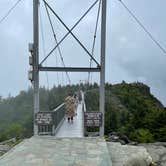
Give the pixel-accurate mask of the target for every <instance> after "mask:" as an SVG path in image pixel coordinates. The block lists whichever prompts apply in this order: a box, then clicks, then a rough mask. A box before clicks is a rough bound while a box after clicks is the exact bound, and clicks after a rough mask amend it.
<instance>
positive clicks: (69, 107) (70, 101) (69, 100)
mask: <svg viewBox="0 0 166 166" xmlns="http://www.w3.org/2000/svg"><path fill="white" fill-rule="evenodd" d="M65 104H66V115H67V119H68V122H70V121H71V122H72V123H73V117H74V115H75V109H74V108H75V107H74V98H73V97H72V96H71V95H69V96H68V97H66V99H65Z"/></svg>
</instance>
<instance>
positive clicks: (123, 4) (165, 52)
mask: <svg viewBox="0 0 166 166" xmlns="http://www.w3.org/2000/svg"><path fill="white" fill-rule="evenodd" d="M118 1H119V2H120V3H121V4H122V6H123V7H124V8H125V9H126V10H127V11H128V12H129V14H130V15H131V16H132V17H133V18H134V20H135V21H136V22H137V23H138V24H139V25H140V27H141V28H142V29H143V30H144V31H145V32H146V34H147V35H148V36H149V37H150V39H151V40H152V41H153V42H154V43H155V44H156V45H157V46H158V47H159V48H160V50H161V51H162V52H163V53H164V54H166V49H165V48H164V47H163V46H162V45H161V44H160V43H159V42H158V41H157V40H156V39H155V38H154V36H153V35H152V34H151V33H150V32H149V31H148V29H147V28H146V27H145V26H144V25H143V23H142V22H141V21H140V20H139V19H138V18H137V17H136V16H135V15H134V13H133V12H132V11H131V10H130V9H129V8H128V7H127V6H126V4H125V3H124V2H123V1H122V0H118Z"/></svg>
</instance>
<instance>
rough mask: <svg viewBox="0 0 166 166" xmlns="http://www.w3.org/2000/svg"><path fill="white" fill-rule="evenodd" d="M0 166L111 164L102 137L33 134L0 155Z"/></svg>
mask: <svg viewBox="0 0 166 166" xmlns="http://www.w3.org/2000/svg"><path fill="white" fill-rule="evenodd" d="M0 165H2V166H112V163H111V159H110V155H109V152H108V149H107V144H106V142H105V140H104V139H103V138H55V137H48V136H47V137H32V138H30V139H27V140H24V141H23V142H22V143H20V144H18V145H17V146H16V147H14V148H13V149H12V150H10V151H9V152H8V153H6V154H5V155H3V156H2V157H1V158H0Z"/></svg>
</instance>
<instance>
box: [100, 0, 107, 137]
mask: <svg viewBox="0 0 166 166" xmlns="http://www.w3.org/2000/svg"><path fill="white" fill-rule="evenodd" d="M106 9H107V0H102V14H101V15H102V16H101V72H100V112H101V113H102V114H103V121H102V126H101V127H100V136H104V119H105V118H104V117H105V50H106V13H107V12H106Z"/></svg>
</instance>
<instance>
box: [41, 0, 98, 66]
mask: <svg viewBox="0 0 166 166" xmlns="http://www.w3.org/2000/svg"><path fill="white" fill-rule="evenodd" d="M43 1H44V3H46V5H47V6H48V7H49V8H51V7H50V6H49V5H48V3H47V2H46V1H45V0H43ZM98 1H99V0H96V1H95V2H94V3H93V4H92V5H91V6H90V8H89V9H88V10H87V11H86V12H85V13H84V14H83V15H82V17H81V18H80V19H79V20H78V21H77V22H76V23H75V25H74V26H73V27H72V28H71V29H69V28H68V27H67V28H68V32H67V33H66V35H64V37H63V38H62V39H61V40H60V41H59V43H58V44H57V45H56V46H55V47H54V48H53V49H52V50H51V51H50V52H49V53H48V55H47V56H46V57H45V58H44V59H43V60H42V61H41V63H40V65H42V63H43V62H44V61H45V60H46V59H47V58H48V57H49V56H50V55H51V54H52V52H53V51H54V50H55V49H56V48H57V47H58V45H60V44H61V43H62V42H63V40H64V39H65V38H66V37H67V36H68V35H69V34H70V33H72V31H73V30H74V29H75V27H76V26H77V25H78V24H79V23H80V22H81V21H82V19H83V18H84V17H85V16H86V15H87V14H88V13H89V11H90V10H91V9H92V8H93V7H94V6H95V5H96V3H97V2H98ZM50 10H51V11H52V12H53V13H54V14H56V13H55V12H54V10H53V9H52V8H51V9H50ZM61 21H62V20H61ZM65 26H66V25H65ZM72 34H73V33H72ZM83 47H84V46H83ZM88 53H89V51H88ZM89 54H90V53H89ZM89 54H88V55H89ZM89 56H90V57H91V58H92V59H93V61H94V62H95V63H96V64H97V65H98V66H100V65H99V63H98V62H97V61H96V60H95V59H94V58H93V57H92V56H91V54H90V55H89Z"/></svg>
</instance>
